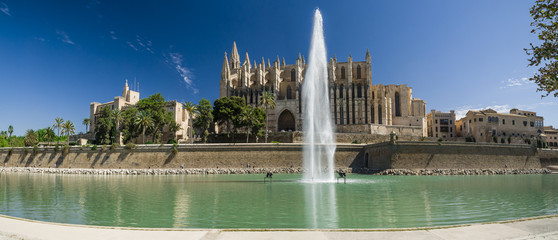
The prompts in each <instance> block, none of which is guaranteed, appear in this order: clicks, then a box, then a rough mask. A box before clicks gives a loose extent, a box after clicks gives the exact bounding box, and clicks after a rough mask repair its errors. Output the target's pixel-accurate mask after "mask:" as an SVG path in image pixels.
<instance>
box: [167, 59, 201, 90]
mask: <svg viewBox="0 0 558 240" xmlns="http://www.w3.org/2000/svg"><path fill="white" fill-rule="evenodd" d="M169 58H170V63H171V64H173V66H174V68H175V69H176V71H177V72H178V74H179V75H180V77H181V78H182V80H183V81H184V83H186V87H188V88H190V89H192V91H194V94H197V93H198V89H197V88H195V87H194V82H193V81H192V72H190V70H189V69H188V68H186V67H185V66H184V65H183V57H182V54H180V53H176V52H171V53H169Z"/></svg>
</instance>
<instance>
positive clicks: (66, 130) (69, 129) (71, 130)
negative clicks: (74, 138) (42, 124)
mask: <svg viewBox="0 0 558 240" xmlns="http://www.w3.org/2000/svg"><path fill="white" fill-rule="evenodd" d="M62 133H63V134H66V136H67V137H68V144H70V134H76V127H75V126H74V123H72V122H70V120H68V121H66V122H64V123H63V124H62Z"/></svg>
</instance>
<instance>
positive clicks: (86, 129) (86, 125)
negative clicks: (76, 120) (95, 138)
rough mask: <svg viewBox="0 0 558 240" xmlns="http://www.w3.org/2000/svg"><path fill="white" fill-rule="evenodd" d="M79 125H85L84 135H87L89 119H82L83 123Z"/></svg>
mask: <svg viewBox="0 0 558 240" xmlns="http://www.w3.org/2000/svg"><path fill="white" fill-rule="evenodd" d="M81 124H83V125H85V133H88V132H89V131H88V127H89V124H91V119H89V118H84V119H83V122H82V123H81Z"/></svg>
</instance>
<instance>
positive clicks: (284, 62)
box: [282, 57, 287, 67]
mask: <svg viewBox="0 0 558 240" xmlns="http://www.w3.org/2000/svg"><path fill="white" fill-rule="evenodd" d="M282 64H283V67H284V66H287V64H285V57H283V63H282Z"/></svg>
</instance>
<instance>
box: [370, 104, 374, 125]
mask: <svg viewBox="0 0 558 240" xmlns="http://www.w3.org/2000/svg"><path fill="white" fill-rule="evenodd" d="M370 118H371V120H372V121H371V122H372V123H374V104H372V106H371V107H370Z"/></svg>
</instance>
